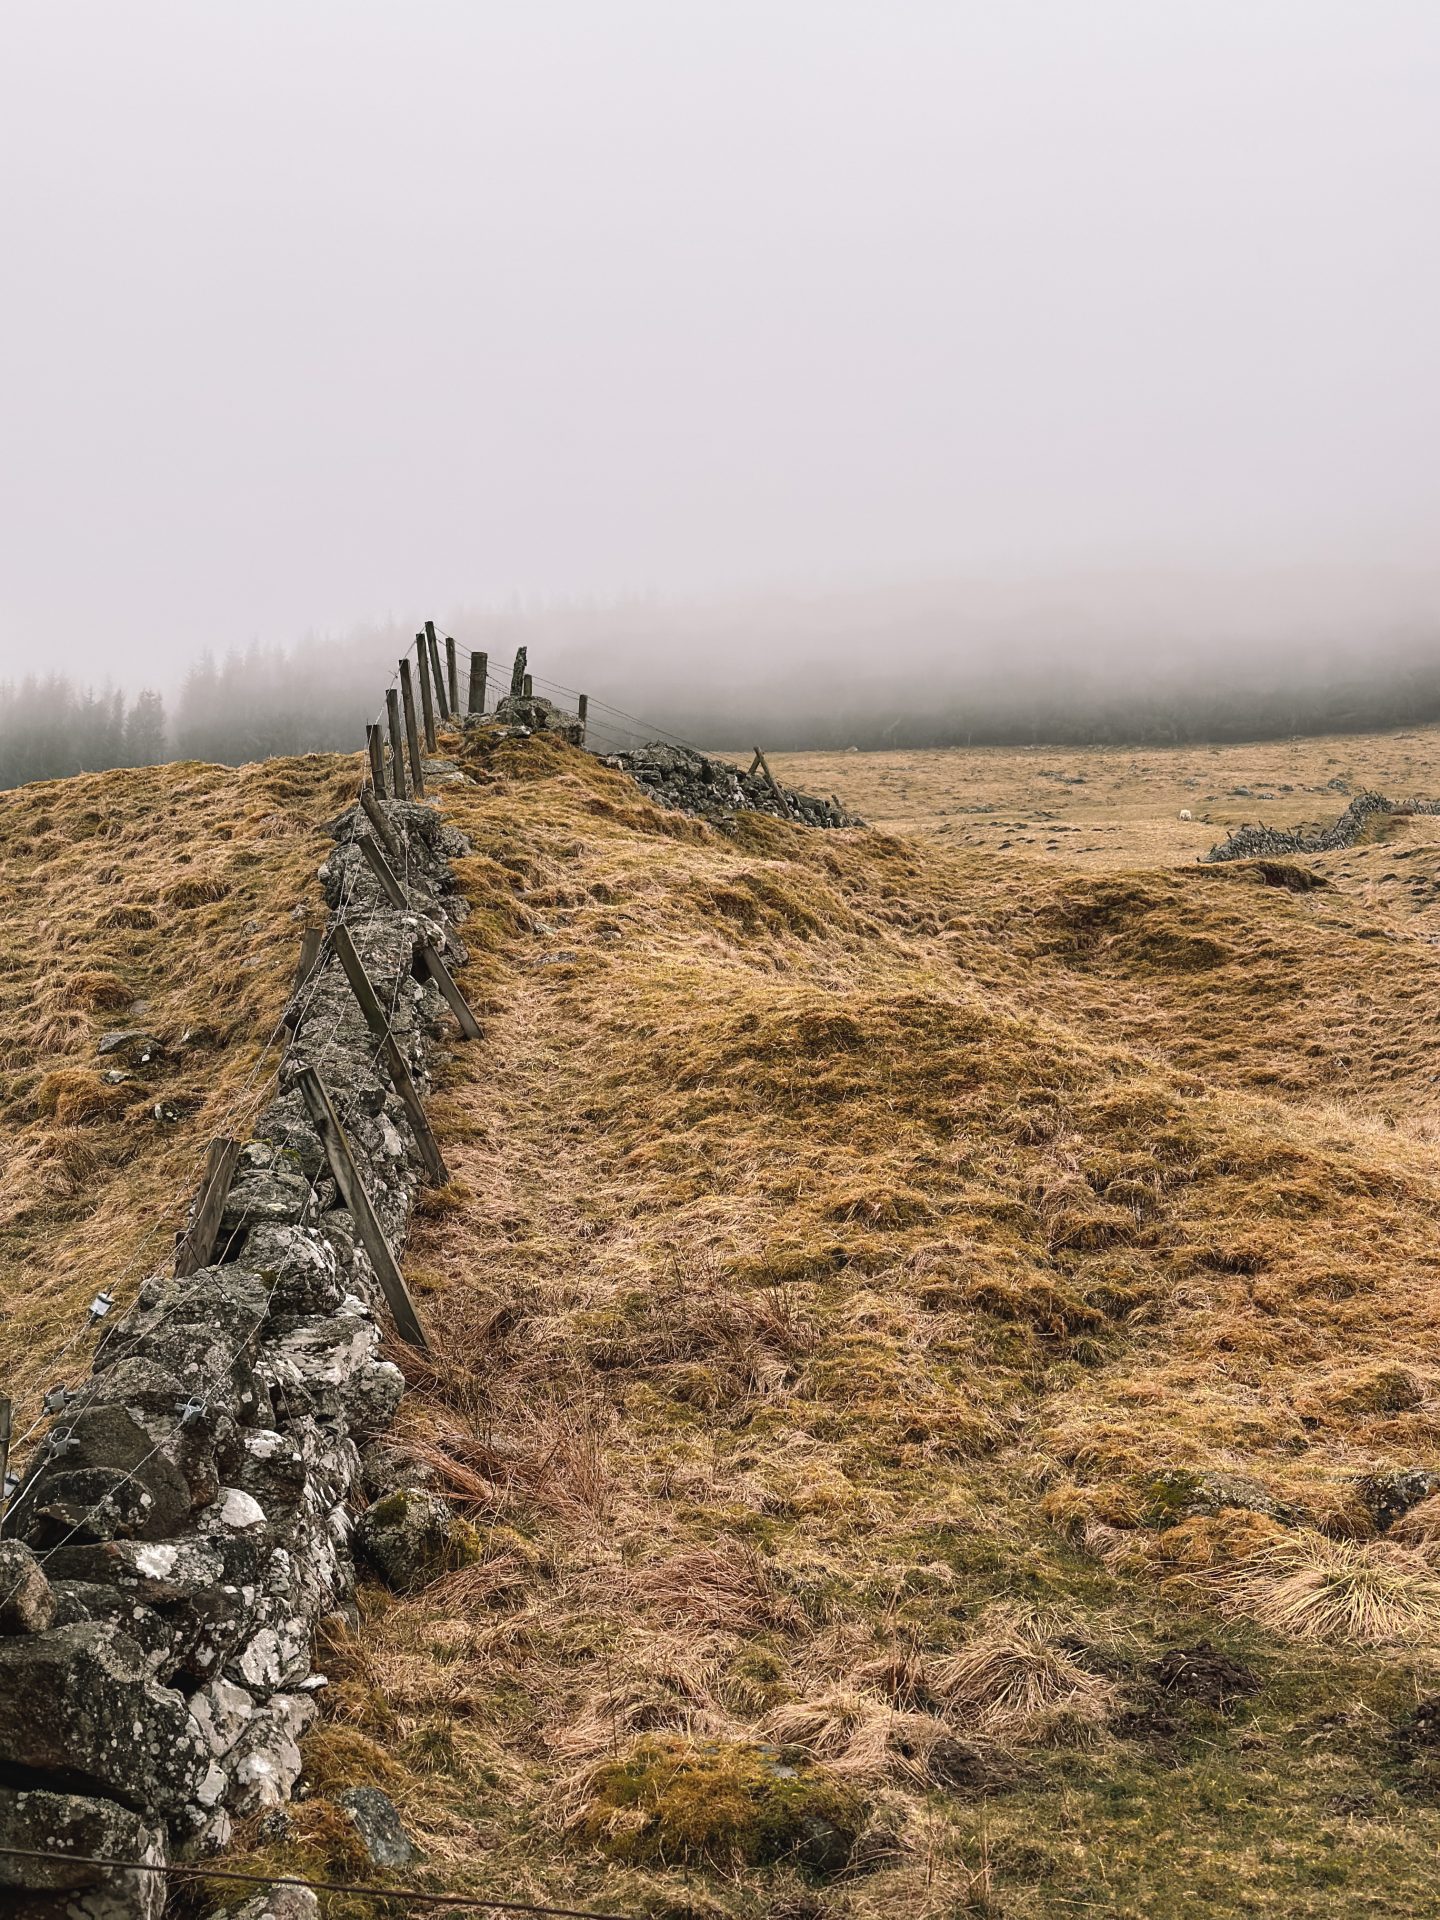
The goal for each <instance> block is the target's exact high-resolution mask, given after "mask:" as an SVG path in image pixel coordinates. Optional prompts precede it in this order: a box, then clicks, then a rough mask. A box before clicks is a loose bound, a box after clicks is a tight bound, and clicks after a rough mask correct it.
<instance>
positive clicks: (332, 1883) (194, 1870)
mask: <svg viewBox="0 0 1440 1920" xmlns="http://www.w3.org/2000/svg"><path fill="white" fill-rule="evenodd" d="M0 1856H3V1857H4V1858H6V1859H8V1860H43V1861H46V1862H47V1863H50V1864H52V1865H57V1866H86V1867H109V1868H112V1869H113V1870H114V1871H115V1872H117V1873H163V1874H167V1875H171V1876H174V1877H175V1878H181V1879H190V1880H231V1881H238V1882H240V1883H241V1884H242V1885H244V1886H251V1887H308V1888H309V1889H310V1891H311V1892H312V1893H351V1894H359V1895H360V1896H362V1897H363V1898H367V1899H372V1900H415V1901H419V1902H421V1903H423V1904H424V1905H426V1906H431V1907H484V1908H486V1909H488V1910H489V1911H490V1912H491V1913H531V1914H543V1915H548V1916H553V1917H554V1920H638V1916H637V1915H634V1914H625V1913H602V1912H598V1911H597V1910H596V1909H595V1908H594V1907H555V1906H547V1905H545V1904H543V1903H538V1902H536V1901H533V1900H507V1899H505V1898H503V1897H501V1896H500V1895H495V1896H494V1897H490V1896H487V1895H485V1894H483V1893H431V1892H429V1891H428V1890H427V1889H426V1888H424V1887H387V1886H381V1885H377V1884H375V1883H373V1882H366V1881H359V1880H356V1881H352V1880H307V1879H305V1878H304V1877H303V1876H302V1875H300V1874H295V1873H284V1874H268V1873H244V1872H242V1871H241V1870H240V1869H239V1868H238V1867H209V1866H204V1865H200V1864H197V1863H192V1862H189V1861H160V1860H116V1859H113V1858H111V1857H109V1856H106V1855H102V1854H93V1853H45V1852H42V1851H41V1849H40V1848H38V1847H12V1846H6V1845H4V1844H3V1843H0Z"/></svg>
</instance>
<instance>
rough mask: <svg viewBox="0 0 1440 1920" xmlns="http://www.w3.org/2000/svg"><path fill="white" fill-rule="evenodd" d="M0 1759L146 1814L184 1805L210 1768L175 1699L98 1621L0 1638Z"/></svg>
mask: <svg viewBox="0 0 1440 1920" xmlns="http://www.w3.org/2000/svg"><path fill="white" fill-rule="evenodd" d="M0 1754H3V1755H4V1757H5V1761H6V1763H7V1765H8V1766H10V1767H20V1768H24V1769H26V1770H27V1772H31V1773H39V1774H54V1775H57V1776H58V1777H60V1778H62V1779H64V1780H65V1781H67V1782H69V1783H72V1784H74V1785H76V1786H77V1787H79V1788H82V1789H84V1790H87V1791H94V1792H97V1793H105V1794H110V1795H112V1796H113V1797H114V1798H115V1799H117V1800H119V1801H120V1802H121V1804H122V1805H124V1806H128V1807H133V1808H134V1809H135V1810H136V1811H137V1812H141V1813H146V1814H150V1815H153V1814H157V1813H158V1814H166V1813H170V1812H173V1811H174V1810H176V1809H178V1808H179V1807H181V1806H183V1805H184V1804H185V1802H186V1801H187V1800H189V1799H190V1798H192V1796H193V1794H194V1791H195V1789H196V1788H197V1787H198V1786H199V1784H200V1782H201V1781H202V1780H203V1779H204V1777H205V1771H206V1768H207V1766H208V1764H209V1756H208V1755H207V1754H206V1753H205V1751H204V1748H203V1746H202V1743H201V1740H200V1736H199V1733H198V1730H197V1729H196V1727H195V1723H194V1721H193V1720H192V1719H191V1718H190V1715H189V1712H188V1711H187V1709H186V1706H185V1702H184V1700H183V1699H182V1698H181V1696H180V1695H179V1694H178V1693H176V1692H175V1691H174V1689H173V1688H170V1687H162V1686H157V1685H156V1684H155V1683H154V1681H153V1678H152V1676H151V1673H150V1670H149V1668H148V1666H147V1664H146V1661H145V1657H144V1654H143V1653H142V1651H141V1649H140V1647H139V1646H138V1645H137V1644H136V1642H135V1641H134V1640H132V1639H131V1638H130V1637H129V1635H128V1634H124V1633H122V1632H121V1631H120V1630H119V1629H118V1628H117V1627H115V1626H113V1625H111V1624H109V1623H108V1622H100V1621H87V1622H83V1623H77V1624H76V1625H73V1626H67V1627H52V1628H51V1629H50V1631H49V1632H48V1633H36V1634H26V1635H24V1636H22V1637H18V1638H13V1639H6V1640H0Z"/></svg>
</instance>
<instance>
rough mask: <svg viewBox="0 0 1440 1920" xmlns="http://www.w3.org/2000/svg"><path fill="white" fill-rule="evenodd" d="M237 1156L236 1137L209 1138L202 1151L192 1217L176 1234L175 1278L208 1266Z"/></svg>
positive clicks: (237, 1144) (185, 1276) (181, 1277)
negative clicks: (187, 1224) (207, 1145)
mask: <svg viewBox="0 0 1440 1920" xmlns="http://www.w3.org/2000/svg"><path fill="white" fill-rule="evenodd" d="M239 1158H240V1142H239V1141H238V1140H212V1141H211V1142H210V1145H209V1148H208V1149H207V1151H206V1154H205V1170H204V1172H203V1173H202V1174H201V1176H200V1193H199V1196H198V1199H197V1202H196V1206H195V1218H194V1220H193V1221H192V1222H191V1224H190V1225H189V1226H188V1227H187V1228H186V1229H185V1231H184V1232H183V1233H182V1234H181V1235H180V1238H179V1241H178V1242H177V1244H176V1248H175V1278H176V1279H177V1280H188V1279H189V1277H190V1275H191V1274H192V1273H198V1272H199V1271H200V1269H201V1268H202V1267H208V1266H209V1264H210V1256H211V1255H212V1254H213V1253H214V1251H215V1239H216V1235H217V1234H218V1233H219V1231H220V1216H221V1214H222V1213H223V1212H224V1211H225V1201H226V1198H227V1197H228V1195H229V1192H230V1182H231V1180H232V1179H233V1178H234V1175H235V1163H236V1161H237V1160H239Z"/></svg>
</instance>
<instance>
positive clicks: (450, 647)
mask: <svg viewBox="0 0 1440 1920" xmlns="http://www.w3.org/2000/svg"><path fill="white" fill-rule="evenodd" d="M445 677H446V679H447V680H448V681H449V684H450V711H451V713H452V714H453V715H454V716H455V718H456V719H457V720H458V719H459V718H460V663H459V661H458V660H457V659H456V658H455V636H454V635H453V634H450V633H447V634H446V636H445Z"/></svg>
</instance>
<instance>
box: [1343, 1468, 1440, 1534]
mask: <svg viewBox="0 0 1440 1920" xmlns="http://www.w3.org/2000/svg"><path fill="white" fill-rule="evenodd" d="M1435 1493H1440V1473H1437V1472H1436V1471H1435V1470H1434V1469H1433V1468H1432V1467H1406V1468H1391V1469H1387V1470H1384V1471H1381V1472H1377V1473H1367V1474H1363V1475H1362V1476H1361V1478H1360V1479H1359V1480H1357V1481H1356V1482H1355V1497H1356V1498H1357V1499H1358V1500H1359V1502H1360V1504H1361V1506H1362V1507H1364V1509H1365V1511H1366V1512H1367V1513H1368V1514H1369V1515H1370V1517H1371V1519H1372V1520H1373V1521H1374V1522H1375V1525H1376V1526H1377V1527H1378V1528H1379V1529H1380V1531H1381V1532H1382V1533H1383V1532H1384V1531H1385V1530H1386V1528H1387V1527H1393V1526H1394V1524H1395V1522H1396V1521H1397V1520H1399V1519H1401V1518H1403V1516H1404V1515H1405V1514H1407V1513H1409V1511H1410V1509H1411V1508H1412V1507H1418V1506H1419V1504H1420V1502H1421V1501H1422V1500H1428V1499H1429V1498H1430V1497H1431V1495H1432V1494H1435Z"/></svg>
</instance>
